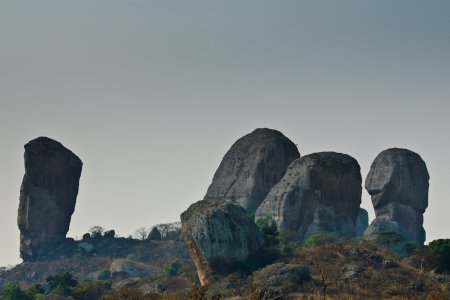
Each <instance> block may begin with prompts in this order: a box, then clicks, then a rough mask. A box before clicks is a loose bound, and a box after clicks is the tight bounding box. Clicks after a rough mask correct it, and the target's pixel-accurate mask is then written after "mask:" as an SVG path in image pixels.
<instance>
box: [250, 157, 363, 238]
mask: <svg viewBox="0 0 450 300" xmlns="http://www.w3.org/2000/svg"><path fill="white" fill-rule="evenodd" d="M361 189H362V188H361V174H360V167H359V164H358V162H357V161H356V160H355V159H354V158H352V157H351V156H348V155H346V154H340V153H335V152H320V153H314V154H310V155H307V156H304V157H302V158H299V159H297V160H295V161H294V162H292V164H291V165H290V166H289V167H288V169H287V171H286V174H285V175H284V177H283V178H282V179H281V180H280V182H279V183H278V184H276V185H275V186H274V187H273V188H272V190H271V191H270V192H269V194H268V195H267V197H266V199H265V200H264V201H263V202H262V203H261V205H260V206H259V207H258V209H257V210H256V214H255V219H256V220H257V219H259V218H262V217H267V216H269V217H270V218H271V220H272V222H275V224H276V225H277V227H278V228H280V229H284V230H288V231H290V232H292V234H293V237H294V238H295V239H296V240H300V241H304V240H306V239H307V238H308V237H310V236H312V235H317V234H322V233H326V234H328V233H331V234H334V235H336V237H337V238H338V239H347V238H351V237H353V236H355V223H356V218H357V215H358V212H359V206H360V204H361Z"/></svg>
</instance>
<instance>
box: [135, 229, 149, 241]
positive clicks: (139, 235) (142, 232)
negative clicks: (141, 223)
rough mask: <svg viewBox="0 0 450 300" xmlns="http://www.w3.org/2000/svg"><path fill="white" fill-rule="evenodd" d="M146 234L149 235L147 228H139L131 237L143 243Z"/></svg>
mask: <svg viewBox="0 0 450 300" xmlns="http://www.w3.org/2000/svg"><path fill="white" fill-rule="evenodd" d="M148 233H149V230H148V228H145V227H141V228H139V229H136V231H135V232H134V235H133V236H134V238H135V239H137V240H141V241H144V240H145V239H146V238H147V236H148Z"/></svg>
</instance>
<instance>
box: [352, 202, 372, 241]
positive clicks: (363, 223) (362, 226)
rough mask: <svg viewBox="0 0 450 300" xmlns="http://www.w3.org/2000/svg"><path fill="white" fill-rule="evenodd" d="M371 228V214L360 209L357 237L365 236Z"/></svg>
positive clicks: (356, 228) (357, 218)
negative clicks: (368, 228)
mask: <svg viewBox="0 0 450 300" xmlns="http://www.w3.org/2000/svg"><path fill="white" fill-rule="evenodd" d="M368 226H369V213H368V212H367V210H365V209H364V208H360V209H359V212H358V216H357V217H356V227H355V230H356V236H360V237H361V236H363V234H364V231H366V229H367V227H368Z"/></svg>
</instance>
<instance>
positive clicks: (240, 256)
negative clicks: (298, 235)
mask: <svg viewBox="0 0 450 300" xmlns="http://www.w3.org/2000/svg"><path fill="white" fill-rule="evenodd" d="M181 223H182V229H181V230H182V238H183V240H184V242H185V243H186V246H187V248H188V251H189V253H190V255H191V257H192V259H193V261H194V263H195V265H196V267H197V273H198V277H199V280H200V284H201V285H206V284H208V283H209V280H210V279H211V277H212V274H213V272H217V273H227V272H228V271H229V270H233V268H235V267H236V266H237V265H239V263H241V262H244V261H245V260H246V259H247V258H249V256H251V255H252V254H254V253H256V252H257V251H258V250H259V249H260V248H261V247H262V246H263V243H264V238H263V236H262V234H261V232H260V231H259V229H258V228H257V227H256V225H255V224H254V223H253V222H252V220H250V219H249V218H248V217H247V213H246V211H245V210H244V209H243V208H242V207H240V206H237V205H234V204H231V203H227V202H225V201H221V200H214V199H206V200H202V201H199V202H196V203H194V204H192V205H191V206H190V207H189V208H188V209H187V210H186V211H185V212H183V213H182V214H181Z"/></svg>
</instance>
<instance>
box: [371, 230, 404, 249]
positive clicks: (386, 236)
mask: <svg viewBox="0 0 450 300" xmlns="http://www.w3.org/2000/svg"><path fill="white" fill-rule="evenodd" d="M404 240H405V238H404V237H403V236H402V235H401V234H399V233H398V232H396V231H391V230H389V231H381V232H379V233H378V234H377V236H376V237H375V242H376V243H377V244H379V245H381V246H384V247H386V248H388V249H389V250H392V248H393V247H394V246H395V245H396V244H399V243H401V242H403V241H404Z"/></svg>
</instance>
